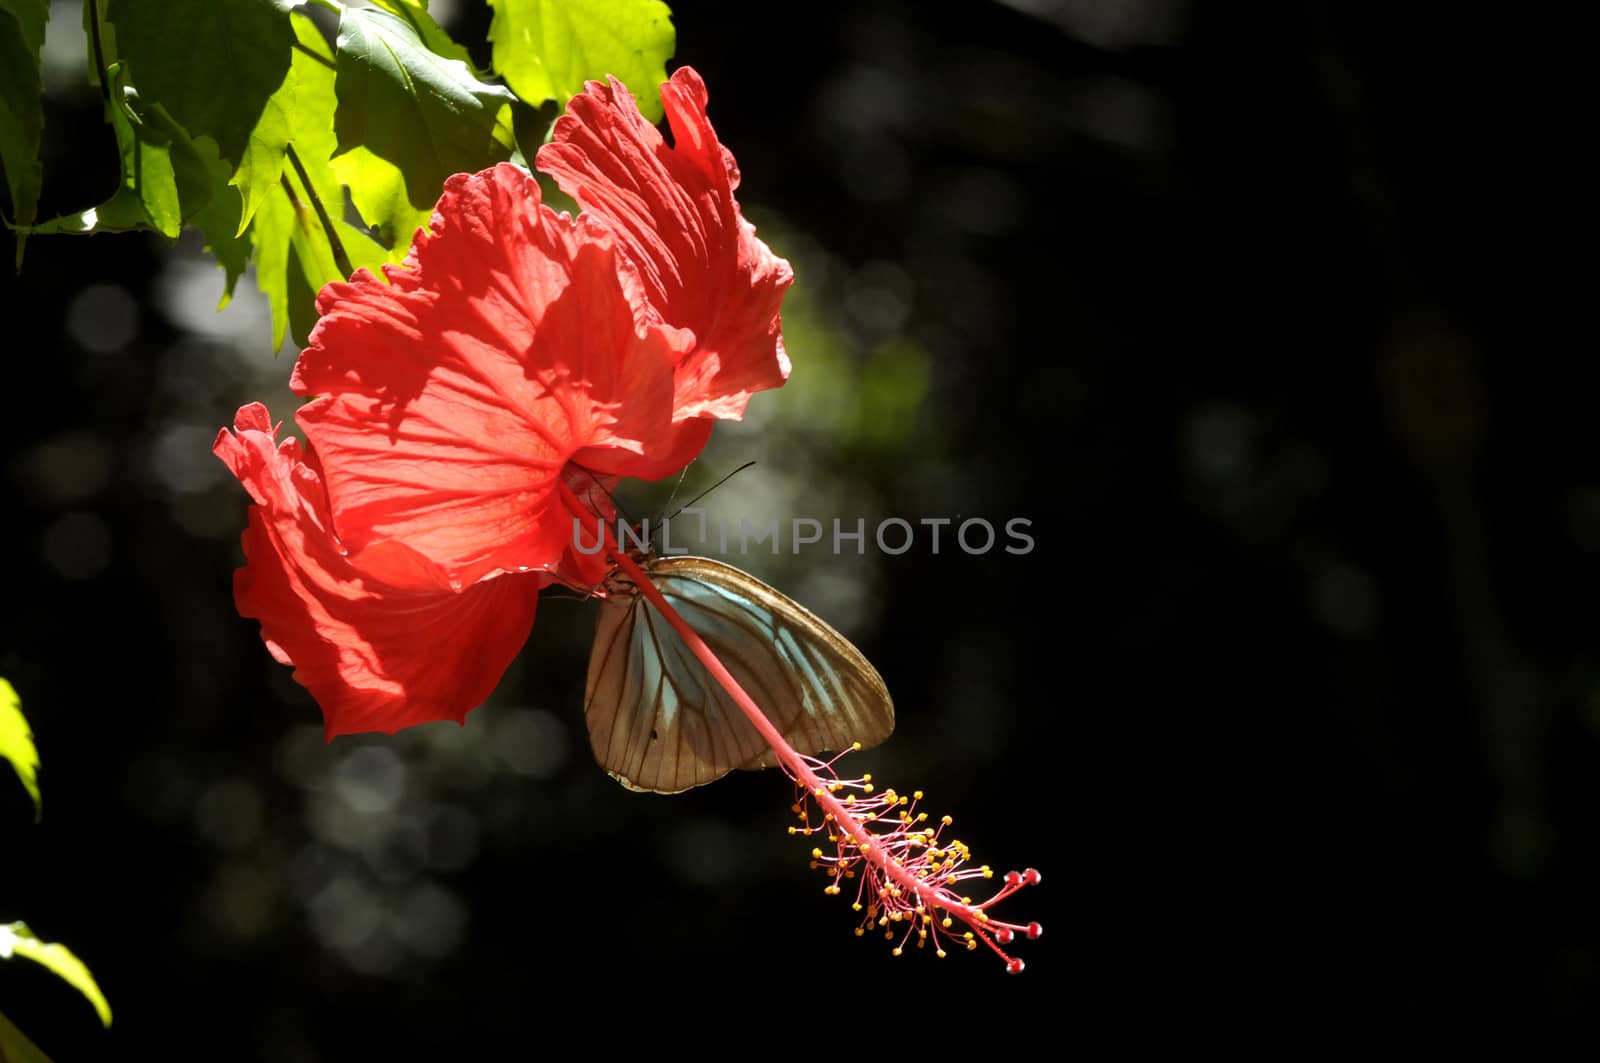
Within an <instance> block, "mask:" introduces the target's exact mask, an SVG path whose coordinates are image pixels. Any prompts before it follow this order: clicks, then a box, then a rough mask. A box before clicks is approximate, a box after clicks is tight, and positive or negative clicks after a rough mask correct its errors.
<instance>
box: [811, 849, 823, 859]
mask: <svg viewBox="0 0 1600 1063" xmlns="http://www.w3.org/2000/svg"><path fill="white" fill-rule="evenodd" d="M811 859H813V860H821V859H822V850H821V849H813V850H811Z"/></svg>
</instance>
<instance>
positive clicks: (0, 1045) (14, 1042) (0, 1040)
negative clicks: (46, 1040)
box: [0, 1012, 50, 1063]
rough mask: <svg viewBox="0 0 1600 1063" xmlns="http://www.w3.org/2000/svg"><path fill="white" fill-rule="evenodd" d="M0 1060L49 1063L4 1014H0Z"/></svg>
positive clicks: (42, 1053)
mask: <svg viewBox="0 0 1600 1063" xmlns="http://www.w3.org/2000/svg"><path fill="white" fill-rule="evenodd" d="M0 1060H4V1061H5V1063H50V1057H49V1056H47V1055H45V1054H44V1052H42V1051H40V1049H39V1046H38V1045H36V1044H34V1043H33V1042H32V1041H30V1040H28V1038H27V1035H25V1034H24V1033H23V1032H22V1031H21V1030H19V1029H17V1028H16V1027H15V1026H13V1025H12V1024H11V1020H10V1019H8V1018H6V1016H5V1013H4V1012H0Z"/></svg>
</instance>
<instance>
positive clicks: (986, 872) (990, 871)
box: [982, 864, 994, 878]
mask: <svg viewBox="0 0 1600 1063" xmlns="http://www.w3.org/2000/svg"><path fill="white" fill-rule="evenodd" d="M982 870H983V877H984V878H994V868H992V867H990V866H989V865H988V864H985V865H983V869H982Z"/></svg>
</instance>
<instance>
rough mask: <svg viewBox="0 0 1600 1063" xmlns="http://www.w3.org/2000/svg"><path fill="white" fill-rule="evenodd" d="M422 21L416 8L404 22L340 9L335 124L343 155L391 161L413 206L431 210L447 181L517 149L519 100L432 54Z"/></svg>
mask: <svg viewBox="0 0 1600 1063" xmlns="http://www.w3.org/2000/svg"><path fill="white" fill-rule="evenodd" d="M419 20H428V23H429V24H431V19H428V16H427V14H426V12H423V11H420V10H418V9H415V8H413V9H412V10H411V11H410V12H409V14H408V15H407V17H404V18H402V17H401V16H398V15H394V14H391V13H390V12H388V11H384V10H380V9H375V8H366V9H360V10H357V9H353V8H346V9H345V11H344V14H343V16H342V17H341V18H340V20H339V41H338V50H339V58H338V63H339V73H338V96H339V110H338V114H337V115H336V117H335V120H334V128H335V130H336V132H337V133H338V138H339V151H340V153H343V152H347V151H352V150H354V149H356V148H358V147H365V148H366V149H367V150H369V151H370V152H372V153H373V154H374V155H377V156H379V157H381V158H384V159H387V160H388V161H389V162H391V163H393V164H394V165H395V166H396V167H398V168H399V170H400V172H401V173H403V174H404V175H405V184H406V198H407V200H408V202H409V203H410V204H411V205H412V207H413V208H414V209H421V208H423V207H431V206H432V205H433V203H435V202H436V201H437V200H438V198H439V193H440V192H441V191H442V190H443V188H444V181H445V178H447V177H449V176H450V175H451V174H456V173H471V172H475V171H478V170H482V169H485V168H486V167H488V166H491V165H493V164H494V163H496V162H500V161H502V160H504V159H506V158H508V157H509V156H510V154H511V150H512V148H513V147H514V146H515V143H516V138H515V136H514V134H513V132H512V128H511V104H512V103H513V102H514V100H515V97H514V96H512V94H511V93H510V91H509V90H507V89H506V88H505V87H504V86H501V85H490V84H486V83H485V82H482V81H480V80H478V78H477V76H476V74H475V73H474V72H473V70H472V68H471V66H470V65H468V64H467V63H466V62H464V61H463V60H462V59H459V58H449V57H446V56H442V55H440V54H438V53H437V52H435V51H434V50H432V49H431V48H429V46H428V44H427V43H426V39H427V38H431V37H432V33H431V32H427V33H424V32H420V31H419V30H418V29H417V25H418V22H419ZM440 33H442V31H440ZM358 195H363V196H364V195H365V193H359V194H358ZM369 220H373V219H369ZM378 223H379V224H380V225H381V224H383V222H382V221H379V222H378Z"/></svg>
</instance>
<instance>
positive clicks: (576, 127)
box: [538, 67, 794, 419]
mask: <svg viewBox="0 0 1600 1063" xmlns="http://www.w3.org/2000/svg"><path fill="white" fill-rule="evenodd" d="M661 99H662V103H663V104H664V105H665V107H666V112H667V119H668V120H669V121H670V123H671V125H672V135H673V138H674V140H675V147H671V148H669V147H667V145H666V143H665V141H664V140H663V139H662V136H661V134H660V133H659V132H658V131H657V130H656V128H655V127H654V126H652V125H650V124H649V123H648V122H646V121H645V120H644V118H643V116H642V115H640V114H639V110H638V108H637V107H636V106H635V104H634V100H633V96H632V95H630V94H629V92H628V90H627V89H626V88H624V87H623V86H622V83H621V82H619V81H617V80H616V79H615V78H612V79H610V84H609V85H602V84H601V83H599V82H597V81H591V82H590V83H589V87H588V91H587V92H586V93H584V94H582V95H580V96H576V97H574V98H573V100H572V102H571V103H569V104H568V105H567V114H566V115H565V116H563V117H562V118H561V119H560V120H559V121H557V122H556V126H555V137H554V141H553V142H552V143H550V144H547V145H545V146H544V147H543V148H541V149H540V150H539V157H538V162H539V168H540V169H541V170H543V171H544V172H546V173H548V174H550V175H551V176H552V177H554V178H555V179H556V183H557V184H559V185H560V186H561V187H562V189H563V190H565V191H566V192H567V193H568V194H569V195H571V196H572V197H573V198H574V199H576V200H577V201H578V202H579V203H580V204H582V205H583V208H584V210H585V212H593V213H594V214H598V215H600V216H601V217H603V218H604V219H605V222H606V224H607V225H609V226H610V227H612V228H613V229H615V230H616V231H617V232H618V233H620V234H621V236H622V241H623V247H624V249H625V250H626V252H627V254H628V257H629V258H630V259H631V260H632V261H633V263H634V265H636V266H637V267H638V269H639V271H640V273H641V275H642V276H643V279H644V284H645V291H646V293H647V295H648V296H649V299H650V303H651V305H652V306H653V307H654V308H655V309H656V311H657V312H658V313H659V314H660V315H661V318H662V320H664V321H666V322H667V323H668V324H669V325H674V326H677V327H679V328H687V329H691V330H693V332H694V334H695V338H696V346H695V348H694V350H693V351H692V352H691V353H690V354H689V356H688V357H687V358H685V359H684V360H683V361H682V362H681V363H680V364H679V366H678V370H677V375H676V400H675V405H674V413H673V415H674V417H675V418H679V419H681V418H684V417H721V418H735V419H736V418H739V417H742V416H743V415H744V408H745V404H746V403H748V402H749V400H750V396H751V395H752V394H754V393H755V392H757V391H762V390H764V389H766V388H775V387H777V386H778V385H780V384H782V383H783V382H784V380H785V379H787V378H788V376H789V359H788V357H787V356H786V355H785V354H784V350H783V341H782V338H781V336H780V334H779V320H778V308H779V304H780V303H781V302H782V301H783V292H784V289H786V288H787V287H788V286H789V284H790V282H791V281H792V280H793V279H794V275H793V273H792V271H791V270H790V269H789V264H788V263H787V262H785V261H784V260H783V259H781V258H778V257H777V256H775V255H774V254H773V253H772V252H771V251H770V250H769V249H768V248H767V246H766V244H764V243H762V242H761V241H760V240H758V239H756V236H755V229H754V228H753V227H752V226H751V225H750V224H749V223H748V222H746V221H745V220H744V217H743V216H742V215H741V214H740V212H739V205H738V203H736V202H735V201H734V198H733V190H734V189H735V188H737V187H738V184H739V171H738V168H737V166H736V165H735V164H734V161H733V156H732V155H731V154H729V152H728V151H727V149H725V148H724V147H723V146H722V145H721V143H720V142H718V140H717V135H716V132H715V130H713V129H712V128H711V123H710V122H709V121H708V120H707V119H706V88H705V82H703V81H702V80H701V79H700V75H699V74H697V73H695V72H694V71H693V70H692V69H690V68H688V67H683V68H680V69H679V70H678V71H677V72H676V73H675V74H673V75H672V80H671V81H669V82H667V83H666V84H665V85H663V86H662V87H661Z"/></svg>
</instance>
